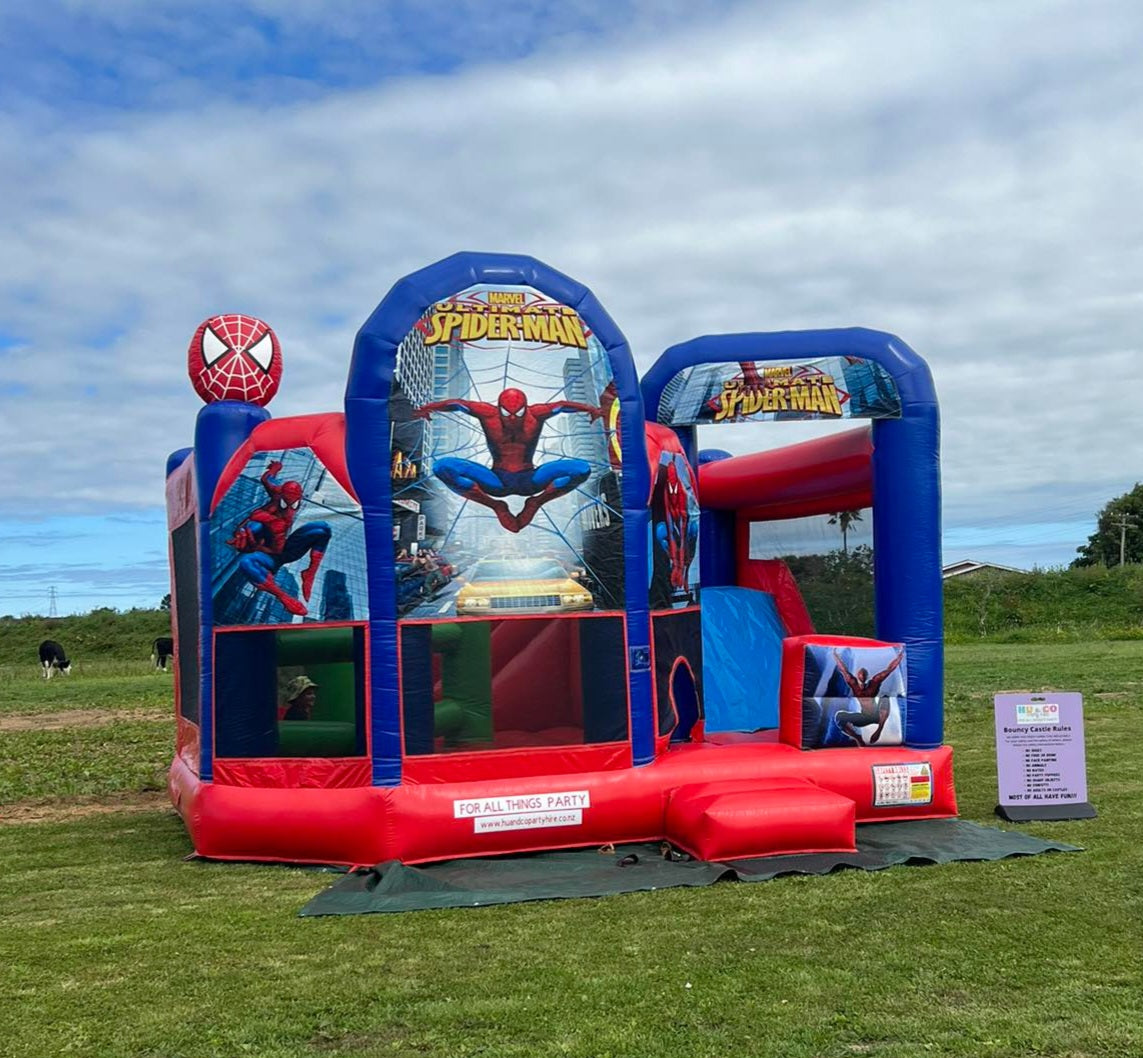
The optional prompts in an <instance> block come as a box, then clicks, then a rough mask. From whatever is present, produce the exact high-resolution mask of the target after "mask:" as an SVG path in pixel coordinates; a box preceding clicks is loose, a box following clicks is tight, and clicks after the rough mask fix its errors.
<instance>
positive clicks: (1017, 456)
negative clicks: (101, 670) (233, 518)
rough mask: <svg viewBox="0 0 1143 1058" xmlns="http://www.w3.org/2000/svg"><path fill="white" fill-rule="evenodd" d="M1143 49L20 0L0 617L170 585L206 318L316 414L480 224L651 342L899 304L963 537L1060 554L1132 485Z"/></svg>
mask: <svg viewBox="0 0 1143 1058" xmlns="http://www.w3.org/2000/svg"><path fill="white" fill-rule="evenodd" d="M1141 53H1143V6H1140V5H1139V4H1137V3H1134V2H1131V0H1125V2H1122V3H1114V2H1108V3H1098V2H1074V3H1053V2H1050V0H1037V2H1028V3H1025V2H1018V0H1010V2H1003V3H994V2H982V3H972V2H961V3H958V4H947V3H943V2H934V3H915V4H901V3H878V2H869V3H863V4H859V3H849V2H846V3H816V4H810V3H794V2H784V0H779V2H771V3H762V2H759V0H754V2H749V3H739V2H735V0H675V2H653V0H563V2H562V3H559V4H547V3H540V2H538V0H531V2H529V0H501V2H497V3H491V2H487V3H485V2H480V0H450V2H449V3H447V4H446V3H429V2H427V0H426V2H423V3H414V2H411V0H410V2H385V0H376V2H366V0H320V2H319V0H292V2H289V3H287V2H285V0H282V2H280V3H279V2H275V0H245V2H243V0H225V2H223V0H200V2H198V3H196V4H194V5H190V4H187V3H185V2H175V0H100V2H96V0H39V2H37V3H35V4H31V3H29V4H22V3H19V4H18V3H5V4H3V5H0V64H2V68H3V70H4V75H3V78H2V80H0V159H2V161H0V201H2V202H3V208H2V209H0V238H2V245H3V247H4V253H3V254H2V255H0V400H2V402H3V404H2V407H3V410H4V414H3V416H2V417H0V445H2V448H0V451H2V452H3V457H2V458H0V485H2V487H0V542H2V544H3V560H2V564H3V580H2V582H0V613H27V612H46V609H47V606H48V597H49V590H50V588H51V587H52V586H54V587H55V588H56V593H57V599H58V602H57V605H58V608H59V610H60V612H66V611H70V610H86V609H90V608H91V607H94V606H97V605H111V606H117V607H129V606H134V605H153V604H155V603H156V602H157V601H158V599H159V598H160V597H161V596H162V595H163V594H164V593H165V592H166V591H167V590H168V589H167V559H166V538H165V516H164V512H163V510H162V502H163V468H164V463H165V459H166V456H167V454H168V453H169V452H170V451H172V450H174V449H176V448H180V447H183V446H184V445H186V444H188V443H189V439H190V436H191V431H192V428H193V422H194V416H195V414H196V412H197V409H198V407H199V400H198V398H197V397H196V396H195V395H194V393H193V391H192V390H191V387H190V384H189V382H188V381H187V378H186V373H185V350H186V345H187V342H188V340H189V338H190V336H191V334H192V333H193V332H194V329H195V327H196V326H197V324H198V323H199V322H200V321H201V320H202V319H203V318H205V317H207V316H209V315H212V314H214V313H217V312H248V313H251V314H254V315H259V316H261V317H263V318H264V319H266V320H267V321H269V322H270V323H271V324H272V325H273V326H274V328H275V329H276V330H277V332H278V334H279V336H280V337H281V340H282V343H283V348H284V352H285V364H286V367H285V377H284V380H283V384H282V389H281V392H280V394H279V396H278V398H277V399H276V401H275V403H274V409H273V410H274V412H275V414H277V415H279V416H280V415H288V414H295V413H302V412H312V411H323V410H335V409H337V408H338V407H339V404H340V400H341V394H342V392H343V388H344V380H345V369H346V366H347V363H348V356H349V351H350V348H351V345H352V339H353V335H354V332H355V331H356V329H357V327H358V326H359V325H360V324H361V323H362V321H363V320H364V319H365V318H366V316H367V315H368V314H369V312H370V311H371V310H372V309H373V307H374V306H375V305H376V304H377V302H378V301H380V299H381V298H382V297H383V296H384V294H385V293H386V291H387V290H388V289H389V287H390V286H391V285H392V284H393V283H394V282H395V281H396V280H397V279H399V278H400V277H401V276H402V275H404V274H406V273H407V272H409V271H412V270H414V269H416V268H419V267H422V266H423V265H425V264H428V263H430V262H432V261H434V260H437V259H439V258H441V257H444V256H446V255H448V254H450V253H453V252H454V251H456V250H460V249H469V250H494V251H513V252H519V253H526V254H532V255H534V256H536V257H539V258H540V259H542V260H544V261H546V262H547V263H548V264H550V265H552V266H554V267H555V268H558V269H560V270H561V271H564V272H567V273H570V274H571V275H573V276H575V277H576V278H577V279H579V280H581V281H582V282H584V283H586V284H587V285H588V286H589V287H591V288H592V289H593V290H594V292H595V293H596V295H597V296H598V297H599V298H600V300H601V301H602V302H603V304H604V305H605V306H606V307H607V309H608V310H609V312H610V313H611V315H612V316H613V317H614V318H615V320H616V321H617V322H618V324H619V325H620V327H621V328H622V329H623V331H624V333H625V334H626V335H627V338H628V339H629V341H630V343H631V345H632V348H633V349H634V350H635V353H636V357H637V359H638V362H639V366H640V368H641V369H645V368H646V367H647V366H648V365H649V364H650V363H651V362H652V361H653V360H654V359H655V357H656V356H657V355H658V354H659V352H661V351H662V349H663V348H664V347H666V346H668V345H670V344H673V343H674V342H677V341H682V340H684V339H686V338H690V337H693V336H696V335H699V334H708V333H717V332H727V331H744V330H762V331H765V330H782V329H787V328H806V327H830V326H850V325H862V326H868V327H874V328H878V329H881V330H886V331H891V332H893V333H896V334H898V335H900V336H901V337H902V338H904V339H905V340H906V341H907V342H908V343H909V344H910V345H912V346H913V347H914V348H915V349H916V350H917V351H918V352H920V353H921V355H922V356H924V357H925V358H926V359H927V360H928V361H929V363H930V365H931V366H932V369H933V374H934V377H935V380H936V384H937V390H938V394H939V396H940V399H941V402H942V415H943V424H944V433H943V455H944V501H945V560H946V561H953V560H956V559H960V558H966V557H971V558H981V559H990V560H993V561H997V562H1002V563H1006V564H1010V565H1016V566H1022V567H1030V566H1032V565H1033V564H1039V565H1041V566H1050V565H1056V564H1062V563H1066V562H1067V561H1069V560H1070V558H1071V557H1072V556H1073V555H1074V552H1075V548H1076V546H1077V545H1079V544H1080V543H1082V542H1083V541H1084V540H1085V538H1086V536H1087V534H1088V533H1089V532H1090V531H1091V530H1092V528H1093V523H1094V514H1095V512H1096V511H1097V510H1098V509H1099V508H1100V507H1101V506H1102V505H1103V504H1104V503H1105V502H1106V501H1107V500H1108V499H1110V498H1111V497H1113V496H1115V495H1118V494H1119V493H1121V492H1123V491H1125V490H1126V489H1128V488H1130V487H1131V486H1133V485H1134V484H1135V482H1136V481H1137V480H1140V479H1143V441H1141V435H1143V416H1141V413H1140V405H1141V403H1143V366H1141V365H1140V345H1141V343H1143V330H1141V326H1140V323H1141V321H1143V283H1141V279H1140V277H1141V276H1143V210H1141V208H1140V202H1141V201H1143V175H1141V174H1143V64H1141V63H1140V62H1139V55H1140V54H1141ZM754 429H755V430H758V429H761V428H754ZM778 429H781V428H780V427H771V430H778ZM725 433H726V436H722V435H721V434H720V435H719V436H717V437H714V438H706V437H704V442H712V443H715V444H717V445H719V446H720V447H728V448H731V449H734V450H738V451H742V450H747V449H749V448H751V447H762V446H770V445H771V444H773V443H784V442H786V441H787V440H790V439H795V434H793V433H790V434H785V433H783V434H782V435H781V437H779V438H778V440H777V441H775V440H774V438H773V436H772V434H771V432H770V431H767V432H766V436H765V437H764V438H762V439H761V440H759V439H758V438H757V436H755V435H754V434H751V433H750V432H749V430H746V431H745V432H742V431H740V432H738V433H735V434H733V436H731V434H732V433H733V431H725ZM800 436H801V435H797V439H800Z"/></svg>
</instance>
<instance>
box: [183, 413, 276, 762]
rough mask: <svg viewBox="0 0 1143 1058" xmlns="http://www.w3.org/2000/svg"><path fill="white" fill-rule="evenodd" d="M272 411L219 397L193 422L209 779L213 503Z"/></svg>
mask: <svg viewBox="0 0 1143 1058" xmlns="http://www.w3.org/2000/svg"><path fill="white" fill-rule="evenodd" d="M269 418H270V413H269V412H268V411H267V410H266V409H265V408H260V407H258V406H257V405H255V404H246V403H245V402H244V401H236V400H220V401H218V402H217V403H215V404H207V405H206V406H205V407H204V408H202V410H201V411H199V413H198V419H197V420H196V422H195V428H194V459H195V463H194V471H195V482H196V486H197V489H198V598H199V630H198V644H199V700H200V702H201V703H202V704H201V711H200V720H201V723H202V726H201V728H200V732H199V737H200V741H201V751H200V752H201V756H200V762H199V776H200V777H201V779H202V781H203V782H210V781H211V779H212V777H213V774H214V634H213V633H214V613H213V597H214V596H213V591H212V585H211V562H210V503H211V500H212V499H213V498H214V490H215V488H216V486H217V485H218V479H219V478H221V477H222V472H223V470H225V469H226V464H227V463H229V462H230V457H231V456H232V455H234V453H235V452H237V451H238V449H239V448H241V447H242V445H243V444H244V443H245V441H246V438H248V437H249V436H250V434H251V433H252V432H253V431H254V427H255V426H257V425H258V424H259V423H262V422H266V420H267V419H269Z"/></svg>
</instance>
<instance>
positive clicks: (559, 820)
mask: <svg viewBox="0 0 1143 1058" xmlns="http://www.w3.org/2000/svg"><path fill="white" fill-rule="evenodd" d="M590 807H591V795H590V794H589V793H588V791H587V790H562V791H559V792H554V793H537V794H508V795H505V796H502V797H470V798H465V799H463V800H458V801H453V803H452V814H453V818H454V819H471V820H472V822H473V831H474V833H477V834H490V833H493V832H494V831H498V830H536V829H539V828H540V827H576V826H579V825H580V824H581V823H583V813H584V810H585V809H588V808H590Z"/></svg>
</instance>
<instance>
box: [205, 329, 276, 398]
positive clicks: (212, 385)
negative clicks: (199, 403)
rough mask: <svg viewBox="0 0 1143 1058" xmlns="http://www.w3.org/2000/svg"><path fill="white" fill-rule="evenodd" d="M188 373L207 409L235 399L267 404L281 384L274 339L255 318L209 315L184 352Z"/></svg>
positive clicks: (271, 333) (271, 331) (269, 330)
mask: <svg viewBox="0 0 1143 1058" xmlns="http://www.w3.org/2000/svg"><path fill="white" fill-rule="evenodd" d="M187 372H188V373H189V375H190V380H191V384H192V385H193V386H194V388H195V392H196V393H197V394H198V395H199V396H200V397H202V399H203V400H204V401H206V403H207V404H212V403H213V402H214V401H216V400H240V401H244V402H246V403H247V404H260V405H266V404H269V403H270V400H271V398H272V397H273V396H274V394H275V393H277V392H278V383H279V382H281V380H282V349H281V346H280V345H279V344H278V336H277V335H276V334H275V333H274V332H273V330H272V329H271V328H270V327H269V326H268V325H267V324H266V323H264V322H263V321H262V320H260V319H258V318H257V317H254V316H242V315H238V314H231V315H227V316H211V318H210V319H209V320H204V321H203V322H202V323H200V324H199V326H198V330H197V331H195V332H194V337H193V338H192V339H191V343H190V348H188V349H187Z"/></svg>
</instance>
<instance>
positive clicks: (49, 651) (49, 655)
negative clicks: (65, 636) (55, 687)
mask: <svg viewBox="0 0 1143 1058" xmlns="http://www.w3.org/2000/svg"><path fill="white" fill-rule="evenodd" d="M40 667H41V668H42V669H43V670H44V679H45V680H50V679H51V678H52V676H54V675H55V674H56V673H57V672H62V673H63V674H64V675H65V676H69V675H71V662H70V661H68V658H67V653H66V652H65V651H64V648H63V647H61V646H60V645H59V643H57V642H56V641H55V640H54V639H45V640H44V641H43V642H42V643H41V644H40Z"/></svg>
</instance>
